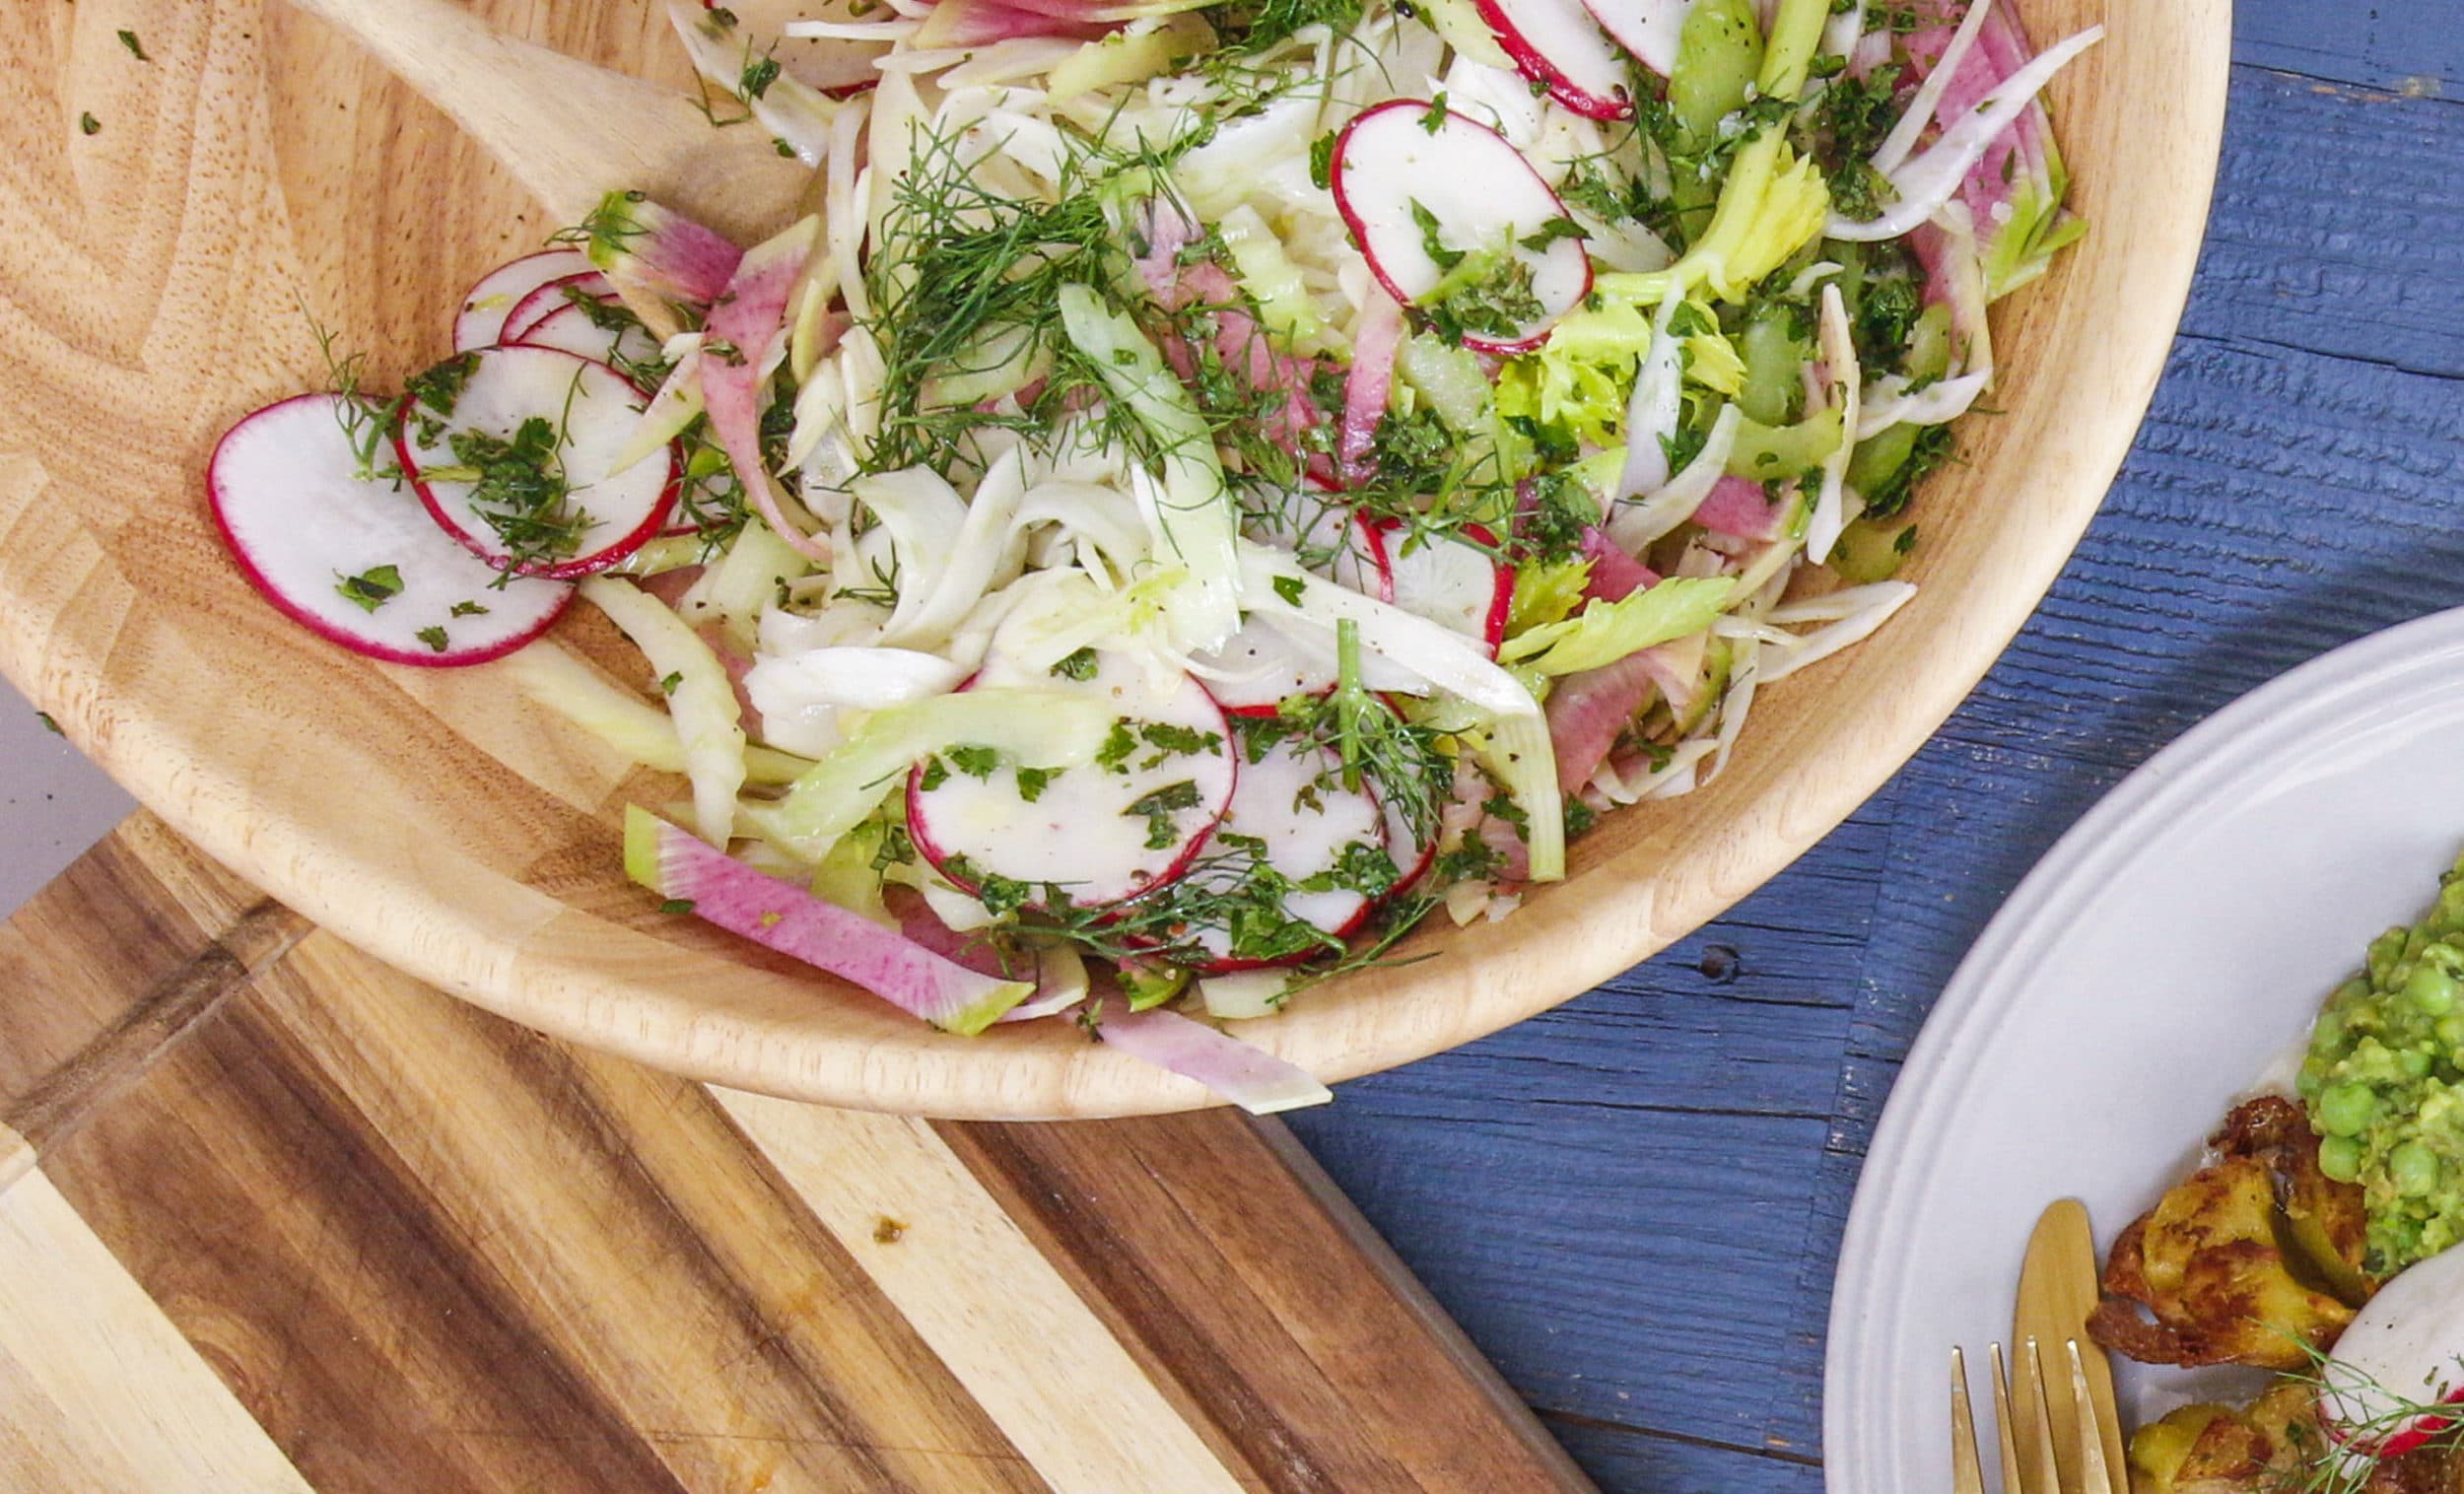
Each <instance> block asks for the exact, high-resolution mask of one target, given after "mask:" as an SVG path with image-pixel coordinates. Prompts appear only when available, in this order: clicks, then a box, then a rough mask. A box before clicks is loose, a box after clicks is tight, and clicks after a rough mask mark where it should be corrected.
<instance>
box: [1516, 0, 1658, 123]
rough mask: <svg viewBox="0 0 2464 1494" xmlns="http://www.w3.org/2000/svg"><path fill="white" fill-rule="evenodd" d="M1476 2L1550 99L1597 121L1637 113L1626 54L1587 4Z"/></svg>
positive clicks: (1570, 0)
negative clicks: (1609, 37) (1603, 28)
mask: <svg viewBox="0 0 2464 1494" xmlns="http://www.w3.org/2000/svg"><path fill="white" fill-rule="evenodd" d="M1472 3H1473V5H1474V6H1475V7H1476V8H1477V9H1478V11H1479V13H1480V19H1481V20H1482V21H1483V22H1486V23H1487V25H1488V29H1489V30H1490V31H1491V32H1494V33H1495V34H1496V35H1497V44H1498V45H1500V46H1502V47H1504V48H1505V49H1506V55H1507V56H1509V57H1512V58H1513V59H1514V65H1515V66H1516V67H1517V68H1520V69H1521V70H1522V72H1523V76H1524V77H1526V78H1529V79H1531V80H1532V81H1533V82H1534V83H1537V84H1540V86H1541V87H1543V88H1545V89H1547V90H1548V97H1549V98H1551V99H1554V100H1556V101H1557V102H1559V103H1562V104H1564V105H1565V106H1566V107H1567V108H1570V109H1572V110H1574V112H1576V113H1578V114H1583V115H1587V116H1589V117H1591V118H1593V119H1623V118H1625V117H1627V116H1628V115H1630V114H1632V113H1633V112H1634V97H1633V84H1632V81H1631V76H1630V74H1629V73H1628V71H1627V69H1626V54H1625V52H1624V51H1623V50H1622V49H1621V48H1619V47H1618V45H1617V44H1616V43H1615V42H1613V41H1610V40H1609V39H1608V34H1607V33H1605V32H1603V31H1602V30H1601V23H1600V21H1599V19H1598V18H1597V17H1595V16H1594V15H1593V14H1592V12H1591V11H1590V10H1589V9H1588V8H1587V7H1586V6H1585V4H1584V0H1472ZM1626 3H1628V4H1631V3H1632V0H1626ZM1678 9H1679V11H1680V12H1682V10H1683V7H1682V6H1679V7H1678ZM1682 19H1683V18H1682V15H1681V14H1680V16H1679V20H1680V22H1681V21H1682Z"/></svg>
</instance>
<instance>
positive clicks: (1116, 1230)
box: [0, 821, 1587, 1494]
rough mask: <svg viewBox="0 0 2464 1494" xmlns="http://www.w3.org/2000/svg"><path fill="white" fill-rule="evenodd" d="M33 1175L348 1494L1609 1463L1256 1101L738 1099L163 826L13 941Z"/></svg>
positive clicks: (14, 1016)
mask: <svg viewBox="0 0 2464 1494" xmlns="http://www.w3.org/2000/svg"><path fill="white" fill-rule="evenodd" d="M0 984H5V985H6V986H7V987H8V988H12V989H15V990H18V991H21V992H26V993H28V994H27V996H26V997H25V998H22V999H21V1000H19V1001H18V1002H16V1003H14V1004H13V1005H12V1006H10V1007H9V1008H8V1014H7V1018H6V1025H5V1026H0V1053H4V1054H5V1055H6V1060H7V1066H6V1068H5V1069H0V1074H4V1075H5V1076H6V1079H5V1083H0V1120H6V1121H9V1122H11V1123H14V1124H15V1125H16V1126H18V1127H19V1128H20V1129H22V1130H23V1131H24V1132H25V1142H23V1143H21V1142H18V1141H17V1133H16V1132H14V1131H0V1160H4V1159H7V1158H10V1157H24V1156H26V1155H29V1154H31V1153H32V1152H34V1151H35V1150H36V1149H37V1148H38V1149H39V1150H40V1153H41V1168H40V1170H39V1171H36V1172H34V1173H31V1174H29V1175H28V1176H27V1177H26V1178H25V1179H24V1180H22V1181H21V1184H20V1189H36V1190H38V1191H39V1192H40V1193H42V1194H44V1195H50V1194H49V1190H50V1189H51V1188H52V1184H53V1182H54V1181H56V1183H57V1189H58V1190H57V1194H56V1196H57V1197H59V1198H61V1199H63V1200H65V1201H64V1203H63V1204H62V1206H61V1211H60V1215H61V1218H63V1219H66V1220H68V1222H69V1223H71V1224H75V1225H76V1226H77V1228H79V1229H81V1230H90V1232H91V1236H92V1238H93V1240H94V1241H95V1242H96V1243H95V1246H94V1250H95V1252H96V1253H97V1255H98V1258H105V1257H103V1256H102V1253H103V1252H106V1251H107V1254H108V1256H115V1257H116V1258H117V1261H118V1262H119V1263H120V1265H119V1266H118V1267H114V1268H115V1269H119V1268H121V1267H124V1274H125V1276H126V1278H127V1279H128V1281H129V1283H130V1285H129V1287H128V1291H129V1292H131V1293H141V1294H143V1295H144V1296H150V1297H151V1298H152V1299H153V1300H154V1301H156V1302H159V1303H161V1304H162V1305H163V1308H162V1311H163V1312H164V1313H166V1314H168V1318H167V1319H166V1329H167V1331H168V1330H170V1329H171V1328H172V1327H175V1328H176V1330H177V1332H178V1333H180V1334H184V1335H185V1337H186V1339H187V1341H188V1342H189V1343H190V1344H193V1345H194V1346H195V1352H194V1353H193V1354H192V1355H191V1357H192V1358H195V1357H196V1356H197V1355H202V1358H198V1359H197V1364H198V1365H199V1366H201V1367H202V1366H206V1365H210V1366H211V1371H212V1373H211V1374H209V1375H208V1376H207V1379H208V1381H212V1379H213V1376H215V1375H219V1377H220V1383H221V1384H222V1385H227V1386H228V1388H229V1389H228V1391H227V1392H223V1393H225V1395H226V1397H227V1398H233V1397H236V1398H234V1399H233V1405H234V1407H235V1414H236V1413H237V1408H244V1410H245V1413H246V1415H247V1416H249V1417H253V1418H254V1420H255V1422H256V1423H258V1424H260V1425H261V1426H262V1427H263V1428H264V1434H263V1435H264V1436H265V1437H269V1438H270V1442H268V1443H267V1446H268V1447H269V1448H273V1449H279V1451H280V1453H281V1454H282V1455H283V1456H286V1457H287V1458H288V1459H289V1460H291V1461H292V1462H293V1463H296V1465H297V1467H298V1469H299V1472H300V1474H301V1475H303V1476H304V1477H305V1478H306V1479H307V1480H308V1484H309V1485H311V1486H313V1487H315V1488H316V1489H318V1490H320V1491H327V1494H332V1491H341V1490H356V1489H368V1490H385V1491H391V1490H395V1489H399V1488H402V1487H406V1486H409V1487H417V1488H419V1489H421V1490H422V1491H423V1494H425V1491H429V1490H435V1491H440V1494H458V1491H464V1490H468V1491H479V1490H520V1491H522V1494H556V1491H562V1490H574V1491H593V1494H596V1491H604V1490H610V1489H624V1490H627V1491H632V1490H637V1489H640V1490H656V1489H664V1488H672V1489H680V1490H682V1489H690V1490H703V1489H714V1490H715V1489H743V1488H761V1489H765V1490H775V1491H788V1490H830V1491H850V1494H870V1491H885V1494H886V1491H895V1490H931V1491H934V1494H942V1491H958V1494H965V1491H979V1490H981V1491H1013V1490H1014V1491H1028V1490H1046V1489H1052V1490H1060V1491H1067V1494H1079V1491H1084V1494H1115V1491H1119V1490H1125V1489H1141V1490H1143V1489H1157V1490H1162V1489H1170V1490H1173V1491H1175V1494H1181V1491H1189V1494H1203V1491H1205V1490H1210V1489H1218V1490H1225V1491H1230V1490H1236V1489H1249V1490H1261V1491H1283V1490H1313V1489H1330V1488H1340V1489H1345V1490H1351V1489H1361V1490H1395V1491H1399V1494H1402V1491H1411V1490H1431V1491H1434V1490H1445V1489H1454V1488H1460V1487H1465V1486H1467V1485H1476V1484H1492V1485H1495V1486H1498V1487H1504V1488H1514V1489H1535V1490H1539V1489H1566V1490H1579V1489H1582V1488H1584V1487H1587V1485H1586V1484H1585V1482H1584V1480H1583V1479H1582V1476H1581V1474H1580V1473H1579V1472H1578V1471H1576V1470H1575V1469H1574V1467H1573V1465H1572V1464H1571V1463H1570V1462H1568V1461H1567V1460H1566V1459H1565V1457H1564V1455H1563V1454H1562V1453H1561V1452H1559V1451H1558V1450H1557V1449H1556V1447H1555V1445H1554V1444H1553V1443H1552V1442H1551V1441H1550V1440H1549V1439H1548V1438H1547V1436H1546V1435H1545V1434H1544V1433H1542V1432H1541V1431H1540V1430H1539V1428H1538V1427H1537V1425H1536V1424H1535V1423H1534V1422H1533V1421H1532V1419H1531V1417H1530V1415H1529V1413H1528V1412H1527V1411H1526V1410H1525V1408H1524V1407H1523V1406H1522V1405H1521V1404H1520V1402H1518V1401H1517V1400H1516V1399H1515V1398H1514V1397H1513V1396H1512V1394H1511V1393H1510V1392H1506V1391H1505V1390H1504V1388H1503V1385H1502V1383H1501V1382H1499V1381H1498V1380H1497V1378H1496V1377H1495V1375H1494V1374H1493V1373H1492V1372H1489V1371H1488V1370H1487V1369H1486V1368H1485V1367H1484V1366H1483V1365H1481V1364H1480V1362H1479V1361H1478V1358H1477V1356H1476V1354H1474V1353H1472V1351H1471V1350H1470V1348H1469V1347H1468V1345H1467V1343H1466V1341H1465V1340H1464V1339H1463V1338H1462V1336H1461V1334H1460V1333H1459V1332H1457V1331H1455V1330H1454V1329H1452V1327H1451V1325H1449V1324H1445V1323H1444V1321H1443V1319H1442V1317H1440V1316H1439V1315H1438V1314H1437V1313H1436V1311H1435V1310H1434V1308H1433V1307H1432V1306H1431V1305H1430V1302H1429V1299H1428V1298H1427V1297H1426V1295H1425V1294H1424V1293H1421V1292H1420V1291H1419V1290H1418V1289H1417V1288H1416V1286H1414V1285H1413V1284H1412V1283H1410V1281H1409V1280H1408V1278H1407V1277H1406V1276H1405V1275H1403V1272H1402V1271H1401V1269H1400V1267H1398V1266H1397V1265H1396V1263H1395V1261H1394V1259H1393V1257H1392V1256H1389V1255H1387V1254H1385V1253H1383V1252H1382V1251H1381V1250H1379V1249H1377V1248H1376V1246H1375V1242H1374V1240H1373V1239H1371V1238H1369V1237H1368V1236H1367V1235H1366V1234H1365V1231H1364V1229H1363V1227H1362V1226H1361V1224H1360V1221H1359V1219H1358V1216H1357V1215H1356V1214H1353V1213H1351V1212H1350V1211H1349V1210H1348V1209H1347V1208H1346V1207H1345V1206H1343V1205H1342V1203H1341V1200H1340V1199H1339V1198H1338V1197H1335V1195H1334V1194H1333V1193H1332V1191H1331V1190H1330V1189H1329V1188H1327V1187H1326V1185H1325V1184H1324V1181H1323V1179H1322V1178H1321V1177H1320V1176H1319V1175H1318V1174H1317V1172H1316V1169H1315V1168H1314V1165H1312V1164H1310V1163H1309V1162H1308V1161H1307V1159H1306V1158H1305V1157H1303V1156H1301V1155H1299V1154H1298V1153H1297V1152H1296V1151H1295V1150H1294V1149H1292V1148H1291V1146H1290V1143H1289V1142H1288V1140H1287V1139H1284V1138H1282V1137H1281V1135H1280V1132H1279V1131H1274V1130H1271V1129H1258V1128H1254V1127H1252V1126H1251V1125H1250V1124H1249V1123H1247V1122H1246V1121H1244V1120H1241V1119H1239V1118H1236V1117H1233V1116H1230V1115H1224V1114H1219V1113H1218V1114H1213V1115H1208V1116H1194V1117H1188V1118H1184V1119H1183V1120H1179V1121H1177V1122H1175V1124H1174V1125H1173V1127H1172V1128H1171V1129H1169V1130H1160V1131H1150V1132H1144V1133H1140V1134H1139V1135H1134V1136H1133V1135H1129V1134H1127V1133H1122V1132H1117V1131H1115V1130H1113V1129H1112V1128H1110V1127H1090V1126H1053V1127H1035V1128H1030V1129H1029V1130H1028V1131H1008V1130H1002V1131H999V1132H997V1133H992V1132H984V1131H982V1129H981V1128H975V1127H966V1126H949V1127H942V1128H939V1129H935V1128H934V1127H932V1126H930V1125H927V1124H924V1123H922V1122H909V1121H902V1120H890V1119H885V1118H881V1117H872V1116H856V1115H851V1114H846V1113H838V1112H827V1111H819V1110H815V1109H813V1108H810V1107H803V1106H796V1105H791V1104H787V1103H786V1102H780V1101H770V1100H763V1099H757V1098H755V1097H750V1096H740V1095H726V1096H714V1095H713V1094H712V1093H711V1092H709V1091H707V1090H705V1089H703V1088H702V1087H700V1086H698V1085H696V1084H693V1083H690V1082H688V1081H685V1080H680V1079H676V1078H672V1077H669V1076H666V1075H662V1074H658V1073H655V1072H652V1071H650V1070H648V1069H644V1068H641V1067H638V1066H636V1065H633V1064H630V1063H627V1062H624V1061H621V1060H618V1059H614V1058H610V1057H605V1056H601V1055H598V1054H594V1053H587V1052H582V1051H577V1050H569V1049H567V1048H565V1047H563V1046H562V1045H560V1044H557V1043H555V1042H552V1041H550V1040H547V1039H544V1038H541V1037H539V1036H538V1035H536V1034H532V1033H529V1032H527V1031H524V1030H522V1029H519V1028H516V1027H514V1026H513V1025H511V1024H508V1023H505V1022H502V1021H500V1020H498V1019H496V1018H494V1017H491V1016H488V1015H486V1014H485V1013H482V1012H480V1011H478V1010H477V1009H475V1008H473V1007H469V1006H466V1005H464V1004H462V1003H459V1002H456V1001H453V1000H450V999H448V998H447V997H445V996H444V995H442V994H440V993H438V992H436V991H434V990H431V989H429V988H427V987H425V986H423V985H419V984H418V983H416V982H413V981H411V980H410V979H408V978H407V977H404V976H401V975H399V974H397V973H395V972H392V971H390V970H387V969H385V968H384V967H382V966H380V965H377V964H376V963H375V962H374V961H371V960H369V959H367V958H366V957H364V956H361V955H359V954H358V953H356V952H355V951H353V950H351V949H349V948H348V947H346V946H344V945H343V944H342V943H341V942H340V941H338V940H336V939H334V938H333V937H332V936H330V935H328V934H324V933H322V932H318V931H313V930H308V929H307V928H306V927H305V925H304V924H303V923H302V922H301V920H299V919H298V918H297V917H295V916H293V915H291V914H289V913H288V912H286V911H284V910H282V909H280V908H278V907H276V906H275V905H272V904H270V903H266V902H264V901H262V900H261V899H257V898H256V897H255V895H254V894H253V893H250V892H249V891H247V890H246V889H245V888H244V887H243V886H241V885H240V884H238V883H237V882H235V881H233V880H232V879H230V878H228V877H226V876H224V875H223V874H221V873H220V872H218V871H216V870H215V869H213V868H212V867H210V866H207V865H204V864H203V863H201V862H198V861H197V860H195V858H194V857H193V855H192V853H190V852H188V851H187V850H186V849H184V848H183V847H181V846H180V844H179V843H178V842H177V841H176V840H175V839H173V838H171V837H168V836H164V835H161V834H160V833H159V832H158V829H157V827H153V826H151V825H149V824H147V823H145V822H143V821H140V822H136V823H133V824H132V825H131V826H130V827H128V828H127V829H126V830H124V831H123V832H122V833H120V834H119V835H117V836H115V837H114V838H113V839H112V840H111V841H110V842H108V843H106V844H105V845H104V846H103V847H102V848H100V849H97V850H96V851H95V852H93V853H92V854H91V855H90V856H89V857H88V859H87V860H86V861H84V862H82V863H80V865H79V866H78V867H76V868H73V869H72V871H71V872H70V874H69V875H68V877H67V878H65V879H64V881H63V882H62V883H61V884H60V885H58V886H55V887H53V888H51V889H49V890H47V891H46V892H45V893H44V894H43V895H42V896H41V897H40V898H38V899H37V900H36V901H35V902H34V904H31V905H29V907H28V908H27V909H26V910H24V911H23V912H22V913H21V914H20V916H19V917H18V918H17V919H15V920H13V922H12V923H11V924H10V925H9V927H8V928H7V929H6V930H5V931H0ZM55 999H56V1000H57V1001H59V1002H60V1003H61V1004H62V1006H63V1008H64V1010H65V1012H66V1015H64V1016H56V1017H52V1018H49V1019H46V1018H44V1017H43V1016H42V1015H41V1014H40V1010H39V1009H40V1008H42V1007H44V1006H45V1005H46V1004H48V1003H50V1002H52V1001H53V1000H55ZM1029 1139H1031V1142H1032V1144H1028V1140H1029ZM25 1143H32V1144H31V1145H30V1144H25ZM988 1156H998V1157H999V1158H1000V1159H1001V1162H1000V1165H997V1166H989V1165H987V1164H986V1162H985V1158H986V1157H988ZM1124 1169H1127V1171H1123V1170H1124ZM30 1196H34V1194H32V1193H30ZM1064 1196H1066V1197H1067V1198H1069V1199H1070V1204H1069V1207H1070V1209H1071V1213H1070V1219H1071V1222H1072V1225H1073V1226H1074V1227H1073V1228H1072V1229H1070V1230H1068V1231H1059V1230H1056V1229H1054V1228H1052V1227H1051V1224H1052V1219H1053V1217H1054V1216H1053V1215H1052V1213H1051V1208H1052V1206H1053V1203H1054V1200H1057V1199H1061V1198H1062V1197H1064ZM1030 1199H1032V1200H1033V1201H1034V1203H1035V1204H1036V1205H1037V1206H1036V1207H1034V1208H1029V1207H1028V1206H1027V1205H1028V1202H1029V1200H1030ZM8 1201H9V1200H8V1198H7V1196H6V1195H0V1205H4V1204H6V1203H7V1202H8ZM71 1207H73V1209H74V1211H75V1212H74V1214H73V1215H71V1214H69V1213H68V1212H67V1210H68V1209H69V1208H71ZM1005 1207H1006V1208H1011V1209H1016V1210H1018V1211H1019V1213H1020V1216H1021V1220H1022V1222H1023V1228H1022V1223H1021V1222H1013V1221H1012V1218H1011V1216H1010V1214H1008V1213H1006V1212H1005V1211H1004V1209H1005ZM1252 1209H1255V1210H1258V1212H1257V1213H1256V1214H1255V1216H1254V1217H1253V1216H1252V1215H1251V1214H1250V1213H1249V1212H1248V1211H1249V1210H1252ZM81 1220H82V1222H80V1221H81ZM885 1221H887V1222H886V1223H885ZM1125 1272H1129V1273H1131V1274H1128V1275H1125V1274H1124V1273H1125ZM62 1300H63V1301H68V1300H70V1299H66V1298H64V1299H62ZM0 1306H4V1304H0ZM7 1324H8V1319H7V1318H6V1315H5V1312H0V1353H5V1352H6V1351H8V1350H9V1349H10V1348H11V1347H12V1346H13V1345H22V1343H23V1342H24V1341H25V1335H20V1337H19V1338H16V1339H12V1338H11V1337H10V1336H9V1334H8V1332H7ZM1197 1329H1202V1330H1203V1332H1204V1333H1205V1334H1206V1335H1207V1336H1206V1339H1205V1343H1206V1354H1207V1358H1206V1365H1205V1368H1206V1373H1204V1374H1196V1373H1193V1372H1192V1371H1191V1370H1190V1368H1189V1367H1190V1365H1191V1364H1192V1362H1193V1360H1192V1354H1193V1352H1194V1340H1193V1339H1192V1338H1191V1336H1190V1335H1191V1334H1192V1332H1193V1331H1194V1330H1197ZM200 1372H201V1373H202V1372H203V1371H202V1370H201V1371H200ZM5 1390H6V1387H5V1386H0V1392H5ZM1430 1414H1435V1415H1438V1416H1440V1417H1442V1420H1441V1421H1440V1422H1437V1423H1434V1424H1432V1423H1430V1422H1428V1421H1426V1420H1424V1417H1426V1416H1427V1415H1430ZM261 1440H262V1439H261ZM123 1486H126V1487H148V1486H151V1487H167V1488H168V1487H175V1486H181V1485H177V1484H161V1483H158V1484H154V1485H147V1484H144V1483H142V1482H140V1483H130V1484H125V1485H123ZM216 1486H217V1487H220V1486H222V1485H216ZM230 1486H234V1487H243V1486H246V1485H238V1484H235V1485H230Z"/></svg>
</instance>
